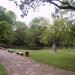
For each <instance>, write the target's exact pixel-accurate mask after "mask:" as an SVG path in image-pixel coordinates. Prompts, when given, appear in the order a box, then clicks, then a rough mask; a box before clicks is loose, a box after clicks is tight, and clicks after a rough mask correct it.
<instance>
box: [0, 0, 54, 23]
mask: <svg viewBox="0 0 75 75" xmlns="http://www.w3.org/2000/svg"><path fill="white" fill-rule="evenodd" d="M0 6H3V7H5V8H6V9H7V10H12V11H13V12H15V14H16V16H17V20H20V21H23V22H26V23H27V24H28V23H29V22H30V21H31V20H32V19H33V18H34V17H45V18H47V19H48V20H50V21H51V13H52V12H53V11H54V9H53V6H52V5H50V4H47V5H45V6H40V8H39V11H36V12H33V10H31V9H30V11H29V13H28V15H27V16H26V17H24V18H21V16H20V15H21V11H20V10H19V8H18V7H16V6H15V4H14V3H13V2H12V1H11V2H9V0H0Z"/></svg>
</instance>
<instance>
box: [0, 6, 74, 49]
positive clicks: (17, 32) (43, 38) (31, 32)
mask: <svg viewBox="0 0 75 75" xmlns="http://www.w3.org/2000/svg"><path fill="white" fill-rule="evenodd" d="M67 13H71V14H70V15H71V17H72V13H73V12H70V11H64V10H63V11H61V10H58V9H56V10H55V13H52V18H53V22H52V23H50V22H49V21H48V20H47V19H46V18H44V17H35V18H34V19H33V20H32V21H31V22H30V23H29V24H28V25H26V23H25V22H21V21H17V20H16V15H15V13H14V12H12V11H7V10H6V9H5V8H3V7H1V6H0V46H5V47H13V48H26V49H42V48H45V47H52V46H53V44H55V45H56V47H60V48H62V47H66V48H68V47H75V22H74V20H73V19H72V18H71V19H70V18H69V17H67V16H65V17H64V15H65V14H67ZM70 15H69V16H70ZM28 26H29V27H28Z"/></svg>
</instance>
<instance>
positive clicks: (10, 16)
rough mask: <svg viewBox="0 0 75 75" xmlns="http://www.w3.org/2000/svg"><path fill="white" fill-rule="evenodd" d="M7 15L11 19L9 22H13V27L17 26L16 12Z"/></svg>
mask: <svg viewBox="0 0 75 75" xmlns="http://www.w3.org/2000/svg"><path fill="white" fill-rule="evenodd" d="M5 14H6V16H7V17H8V18H9V20H10V22H11V25H13V24H15V21H16V14H15V13H14V12H12V11H7V12H6V13H5Z"/></svg>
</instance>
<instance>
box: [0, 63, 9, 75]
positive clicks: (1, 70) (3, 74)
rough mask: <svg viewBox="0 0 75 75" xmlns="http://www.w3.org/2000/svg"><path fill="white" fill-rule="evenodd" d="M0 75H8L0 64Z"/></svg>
mask: <svg viewBox="0 0 75 75" xmlns="http://www.w3.org/2000/svg"><path fill="white" fill-rule="evenodd" d="M0 75H8V74H7V72H6V69H5V68H4V66H3V65H2V64H0Z"/></svg>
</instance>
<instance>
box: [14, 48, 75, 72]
mask: <svg viewBox="0 0 75 75" xmlns="http://www.w3.org/2000/svg"><path fill="white" fill-rule="evenodd" d="M15 50H17V49H15ZM15 50H14V51H15ZM21 51H24V50H21ZM29 52H30V57H31V58H32V59H34V60H36V61H38V62H40V63H44V64H49V65H51V66H54V67H58V68H62V69H66V70H72V71H75V50H74V49H62V50H58V52H57V53H56V54H55V53H53V52H52V51H51V50H30V51H29Z"/></svg>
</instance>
